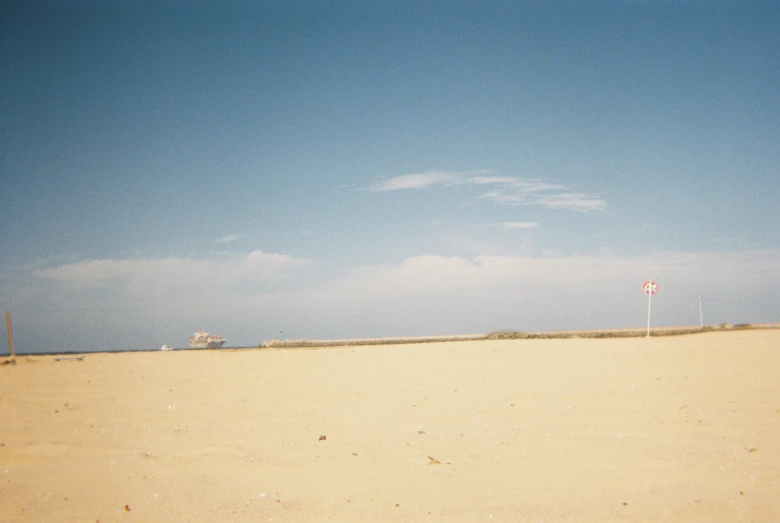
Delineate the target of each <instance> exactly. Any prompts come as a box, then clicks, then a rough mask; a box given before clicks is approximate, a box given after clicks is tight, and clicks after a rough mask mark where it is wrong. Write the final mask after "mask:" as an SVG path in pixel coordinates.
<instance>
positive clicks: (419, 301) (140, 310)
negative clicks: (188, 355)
mask: <svg viewBox="0 0 780 523" xmlns="http://www.w3.org/2000/svg"><path fill="white" fill-rule="evenodd" d="M0 25H1V28H2V30H0V39H1V40H0V43H1V45H2V48H1V49H2V55H1V56H0V60H1V61H0V70H2V74H3V78H4V80H3V82H0V104H2V105H1V106H0V122H1V123H2V129H3V139H2V141H1V142H0V152H1V153H2V156H0V162H2V163H1V164H0V166H1V171H0V172H2V192H1V196H0V202H1V203H2V205H1V206H0V218H1V220H0V221H1V222H2V228H0V247H2V250H0V302H1V303H0V305H2V306H3V307H5V308H8V309H10V310H11V312H12V314H13V318H14V334H15V339H16V345H17V348H18V350H20V351H45V350H56V349H70V350H98V349H117V350H119V349H144V348H157V347H159V345H161V344H162V343H163V342H165V343H168V344H169V345H174V346H183V345H185V344H186V338H187V336H189V334H190V333H191V332H192V331H194V330H196V329H198V328H203V329H206V330H209V331H214V332H216V333H219V334H221V335H223V336H224V337H225V338H227V340H228V344H229V345H253V344H257V343H260V342H262V341H263V340H264V339H269V338H272V337H276V336H278V332H279V330H280V329H283V330H284V335H285V337H289V338H326V337H362V336H394V335H398V336H406V335H433V334H454V333H460V332H463V333H467V332H473V333H476V332H489V331H491V330H497V329H516V330H539V329H571V328H602V327H604V328H610V327H633V326H643V325H644V322H645V319H646V316H645V315H646V307H647V302H646V299H645V297H644V296H643V295H642V294H641V290H640V286H641V283H642V281H644V280H645V279H655V280H656V281H658V283H659V286H660V291H659V294H658V295H656V297H655V298H654V301H653V314H654V316H653V322H654V323H655V324H659V325H682V324H696V323H698V321H699V311H698V300H697V296H698V294H701V295H702V296H703V299H704V301H703V303H704V309H705V310H704V312H705V322H706V323H713V324H714V323H721V322H730V323H734V322H770V321H780V299H779V298H780V283H778V281H779V280H780V212H778V210H777V198H778V195H780V149H779V148H778V147H777V144H778V143H780V88H778V86H780V32H779V31H777V28H778V27H780V5H778V4H777V2H725V1H724V2H586V3H572V2H500V1H494V2H448V3H429V2H395V1H391V2H381V3H379V2H377V3H373V4H371V3H358V2H317V3H315V2H290V1H285V2H236V3H231V5H230V6H224V5H222V4H221V3H216V2H214V3H212V2H162V3H149V4H146V5H142V4H141V3H130V2H128V3H120V2H102V3H101V2H55V3H48V2H30V3H24V4H21V3H4V7H3V9H2V14H0Z"/></svg>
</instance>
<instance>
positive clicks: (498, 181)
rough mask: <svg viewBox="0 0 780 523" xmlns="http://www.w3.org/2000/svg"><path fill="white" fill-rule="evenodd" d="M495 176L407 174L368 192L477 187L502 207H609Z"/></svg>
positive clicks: (533, 182)
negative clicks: (459, 186)
mask: <svg viewBox="0 0 780 523" xmlns="http://www.w3.org/2000/svg"><path fill="white" fill-rule="evenodd" d="M492 174H493V173H492V171H489V170H484V171H471V172H465V173H462V172H446V171H430V172H427V173H416V174H405V175H403V176H397V177H395V178H391V179H389V180H386V181H384V182H381V183H379V184H377V185H374V186H372V187H369V188H368V189H369V190H371V191H374V192H389V191H396V190H401V189H429V188H432V187H436V186H453V185H461V186H463V185H476V186H480V187H488V188H490V189H491V190H489V191H487V192H484V193H482V194H481V195H479V198H482V199H488V200H490V201H492V202H494V203H496V204H499V205H529V206H541V207H546V208H548V209H566V210H572V211H579V212H590V211H601V210H603V209H604V208H606V206H607V202H606V201H605V200H604V199H602V198H599V197H596V196H590V195H587V194H583V193H575V192H571V190H570V189H571V188H570V187H568V186H566V185H562V184H559V183H550V182H545V181H543V180H540V179H536V178H518V177H514V176H493V175H492Z"/></svg>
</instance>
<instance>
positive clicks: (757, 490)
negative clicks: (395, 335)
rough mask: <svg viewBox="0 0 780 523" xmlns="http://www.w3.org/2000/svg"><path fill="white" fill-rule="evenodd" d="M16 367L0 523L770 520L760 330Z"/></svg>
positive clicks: (767, 369) (772, 500)
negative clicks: (14, 522) (322, 437)
mask: <svg viewBox="0 0 780 523" xmlns="http://www.w3.org/2000/svg"><path fill="white" fill-rule="evenodd" d="M18 360H19V363H18V365H16V366H11V365H7V366H3V367H0V443H2V446H0V521H29V522H58V523H60V522H89V523H94V522H95V521H100V522H102V523H107V522H112V521H121V522H132V521H137V522H177V523H178V522H185V521H200V522H227V521H247V522H249V521H252V522H256V521H257V522H262V521H276V522H281V521H289V522H298V521H352V522H366V521H399V522H408V521H420V522H438V521H448V522H459V521H476V522H498V521H509V522H538V521H545V522H557V521H568V522H599V523H601V522H609V521H630V522H640V521H669V522H691V521H697V522H708V523H712V522H735V521H755V522H775V521H780V331H776V330H774V331H743V332H723V333H710V334H700V335H692V336H681V337H671V338H657V339H650V340H646V339H641V338H640V339H613V340H609V339H607V340H576V339H575V340H516V341H481V342H457V343H435V344H421V345H392V346H386V347H354V348H344V349H338V348H329V349H304V350H282V351H261V350H254V351H221V352H205V351H203V352H159V353H144V354H99V355H98V354H93V355H87V356H86V357H85V359H84V361H60V362H57V361H55V360H54V357H52V356H45V357H34V358H25V357H22V358H18ZM320 435H324V436H326V439H324V440H320ZM429 457H432V458H434V459H435V460H437V461H438V462H439V463H438V464H431V463H433V461H432V460H431V459H430V458H429ZM126 505H127V507H128V509H129V511H128V510H126V509H125V506H126Z"/></svg>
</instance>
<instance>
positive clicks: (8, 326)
mask: <svg viewBox="0 0 780 523" xmlns="http://www.w3.org/2000/svg"><path fill="white" fill-rule="evenodd" d="M5 328H6V330H7V331H8V354H10V355H11V357H12V358H13V357H14V356H15V354H14V335H13V333H12V332H11V313H10V312H8V309H6V310H5Z"/></svg>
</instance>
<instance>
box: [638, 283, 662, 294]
mask: <svg viewBox="0 0 780 523" xmlns="http://www.w3.org/2000/svg"><path fill="white" fill-rule="evenodd" d="M642 292H644V293H645V294H647V295H648V296H652V295H653V294H655V293H656V292H658V284H657V283H656V282H654V281H653V280H647V281H645V282H644V283H643V284H642Z"/></svg>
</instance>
